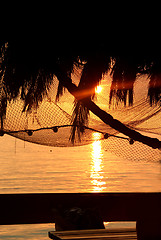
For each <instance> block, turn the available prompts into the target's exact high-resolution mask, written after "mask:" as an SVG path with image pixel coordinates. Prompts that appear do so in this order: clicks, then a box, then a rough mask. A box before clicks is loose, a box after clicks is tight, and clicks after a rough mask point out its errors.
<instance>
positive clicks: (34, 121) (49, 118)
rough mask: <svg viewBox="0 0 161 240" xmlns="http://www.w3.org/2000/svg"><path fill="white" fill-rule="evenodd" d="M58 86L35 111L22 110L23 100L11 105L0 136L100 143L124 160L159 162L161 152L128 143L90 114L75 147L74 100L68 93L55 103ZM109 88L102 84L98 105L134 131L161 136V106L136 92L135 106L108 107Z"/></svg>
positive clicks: (63, 144) (56, 143) (52, 143)
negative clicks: (150, 102)
mask: <svg viewBox="0 0 161 240" xmlns="http://www.w3.org/2000/svg"><path fill="white" fill-rule="evenodd" d="M57 84H58V82H57V80H56V79H55V80H54V81H53V85H52V86H51V88H50V92H49V94H48V97H46V98H44V100H43V101H42V102H41V104H40V105H39V107H38V108H37V109H35V108H33V109H32V110H31V111H30V112H25V111H23V108H24V103H23V101H22V100H21V99H16V100H12V101H11V102H9V103H8V106H7V112H6V118H5V120H4V121H3V126H2V123H1V128H2V127H3V129H1V135H3V134H4V133H6V134H9V135H12V136H14V137H17V138H20V139H22V140H25V141H29V142H33V143H37V144H42V145H47V146H54V147H71V146H80V145H85V144H90V143H92V142H94V141H101V142H102V146H103V149H105V150H107V151H110V152H112V153H114V154H116V155H118V156H121V157H126V158H129V159H134V160H136V159H137V160H142V159H144V160H147V161H149V160H150V161H151V160H153V161H154V160H160V158H161V155H160V150H158V149H152V148H150V147H148V146H146V145H144V144H142V143H140V142H134V144H129V139H128V138H127V137H126V136H124V135H122V134H119V133H118V132H117V131H116V130H114V129H112V128H111V127H110V126H108V125H106V124H104V123H103V122H102V121H101V120H100V119H99V118H98V117H96V116H95V115H94V114H92V113H90V117H89V125H88V127H85V128H84V129H85V130H84V134H82V136H81V141H80V140H79V137H78V136H77V137H76V139H75V142H74V145H73V143H72V142H71V141H70V139H69V138H70V134H71V122H72V111H73V102H74V98H73V97H72V96H71V95H70V94H69V93H68V92H67V91H66V93H65V94H64V95H63V96H62V97H61V99H60V101H59V102H57V103H56V102H55V96H56V91H55V89H56V86H57ZM147 84H148V82H146V85H147ZM109 87H110V85H107V84H105V81H102V91H101V93H100V94H97V96H96V98H95V100H94V101H95V103H96V104H97V105H98V106H100V107H101V108H102V109H103V110H105V111H107V112H108V113H110V114H111V115H112V116H113V117H114V118H116V119H118V120H120V121H121V122H123V123H124V124H126V125H127V126H129V127H130V128H132V129H135V130H137V131H140V132H144V134H149V136H154V137H157V138H159V137H161V121H160V120H161V108H160V106H159V105H154V106H150V104H149V102H148V100H147V98H146V94H141V96H140V97H139V96H138V94H137V90H136V93H135V94H136V95H137V96H136V99H137V101H134V105H133V106H130V107H124V106H123V105H122V104H120V105H119V104H117V107H116V103H114V104H113V105H109V104H108V102H109V91H108V90H109ZM137 87H138V86H137ZM142 88H143V91H142V93H143V92H145V93H146V91H147V90H145V88H144V86H143V84H142ZM136 89H137V88H136ZM146 89H147V88H146ZM139 93H140V91H139ZM2 130H3V131H2ZM106 133H107V134H108V135H107V134H106ZM152 134H153V135H152ZM107 136H108V138H107ZM105 138H107V139H105Z"/></svg>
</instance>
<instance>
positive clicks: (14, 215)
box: [0, 193, 161, 240]
mask: <svg viewBox="0 0 161 240" xmlns="http://www.w3.org/2000/svg"><path fill="white" fill-rule="evenodd" d="M71 207H80V208H92V209H93V208H96V209H97V211H99V214H100V216H101V217H102V219H103V221H136V222H137V232H138V239H148V240H149V239H155V240H156V239H161V193H78V194H76V193H73V194H72V193H62V194H61V193H51V194H50V193H45V194H44V193H42V194H41V193H38V194H36V193H35V194H0V225H10V224H35V223H54V222H55V216H54V211H53V209H69V208H71ZM139 236H141V237H139ZM145 236H148V238H145ZM149 236H151V238H149Z"/></svg>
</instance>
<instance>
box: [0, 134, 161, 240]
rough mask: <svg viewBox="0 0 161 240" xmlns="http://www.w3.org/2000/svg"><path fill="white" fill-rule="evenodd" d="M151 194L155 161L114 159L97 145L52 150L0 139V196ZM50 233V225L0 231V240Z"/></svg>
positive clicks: (158, 167)
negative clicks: (66, 193) (90, 193)
mask: <svg viewBox="0 0 161 240" xmlns="http://www.w3.org/2000/svg"><path fill="white" fill-rule="evenodd" d="M156 191H157V192H158V191H159V192H160V191H161V163H160V161H145V160H142V161H141V160H140V161H136V160H135V161H132V160H128V159H124V158H121V157H117V156H115V155H113V154H112V153H109V152H108V151H104V149H103V147H102V144H101V142H100V141H95V142H94V143H93V144H91V145H88V146H81V147H74V148H73V147H71V148H52V147H46V146H40V145H36V144H32V143H27V142H23V141H21V140H18V139H16V138H13V137H10V136H7V135H5V136H3V137H1V138H0V193H43V192H47V193H49V192H51V193H53V192H56V193H60V192H68V193H69V192H71V193H72V192H74V193H77V192H156ZM131 224H132V225H133V224H134V223H131ZM107 225H108V227H112V226H114V224H113V223H110V224H107ZM125 225H126V224H125V223H124V226H125ZM119 226H120V225H119ZM128 226H129V224H128ZM53 229H54V224H39V225H15V226H0V239H12V240H13V239H14V240H15V239H19V240H20V239H32V240H34V239H48V236H47V234H48V231H50V230H53Z"/></svg>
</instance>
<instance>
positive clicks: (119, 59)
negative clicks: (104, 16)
mask: <svg viewBox="0 0 161 240" xmlns="http://www.w3.org/2000/svg"><path fill="white" fill-rule="evenodd" d="M59 40H60V39H57V40H55V39H51V40H40V39H39V40H31V39H30V40H28V41H26V40H25V41H24V40H23V39H20V40H12V41H7V40H6V41H5V40H3V41H2V40H1V41H0V47H1V49H2V55H3V61H2V63H1V76H3V84H1V88H3V89H5V97H6V98H7V99H9V100H10V99H12V98H16V96H17V95H18V93H19V89H20V88H22V91H21V97H22V98H23V99H24V100H25V101H26V106H30V105H32V104H33V103H34V102H36V103H37V102H39V101H41V99H42V96H43V94H45V93H46V89H47V87H49V86H50V83H51V82H52V79H53V74H54V75H56V76H57V75H58V74H60V73H63V74H65V75H67V76H68V77H70V75H71V73H72V71H73V66H74V64H76V65H77V66H80V67H82V65H83V68H84V69H83V73H82V76H81V79H80V84H79V87H80V89H82V88H83V89H84V88H85V89H90V90H91V93H90V94H91V95H92V94H93V91H92V89H93V88H94V87H95V86H96V85H97V84H98V82H99V81H100V80H101V78H102V74H103V73H105V72H107V71H111V74H112V77H113V82H112V86H111V93H110V101H111V99H112V98H113V97H115V98H117V99H118V100H119V101H124V103H126V99H127V96H129V97H128V99H129V104H132V103H133V84H134V81H135V79H136V76H137V75H138V74H147V75H148V76H149V78H150V82H149V92H148V95H149V99H150V103H151V104H152V103H153V102H158V101H159V100H160V94H161V55H160V56H159V53H158V52H157V51H150V48H149V50H147V51H143V49H142V47H141V46H140V48H137V49H135V46H133V45H129V46H128V47H127V48H126V51H125V49H124V48H123V47H124V46H119V47H118V46H117V45H111V46H109V45H108V44H106V40H104V41H103V40H100V41H95V42H92V44H91V42H88V41H86V40H84V41H77V42H76V41H75V40H74V41H72V40H71V41H70V42H69V41H67V42H66V41H65V40H64V41H61V42H60V41H59ZM6 42H7V43H8V44H6V45H5V43H6ZM5 46H8V47H5ZM144 50H146V48H144ZM153 50H154V49H153ZM111 63H112V65H111ZM63 85H64V86H65V83H64V84H63V82H62V81H61V83H60V85H59V88H58V94H61V92H62V87H63ZM1 91H2V89H1Z"/></svg>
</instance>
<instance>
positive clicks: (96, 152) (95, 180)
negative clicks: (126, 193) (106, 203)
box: [90, 133, 106, 192]
mask: <svg viewBox="0 0 161 240" xmlns="http://www.w3.org/2000/svg"><path fill="white" fill-rule="evenodd" d="M93 138H94V140H95V141H94V142H93V144H92V153H91V156H92V163H91V175H90V177H91V183H92V185H93V189H92V191H93V192H102V191H104V190H105V189H106V187H105V185H106V182H105V181H104V176H103V171H102V170H103V162H102V158H103V153H102V147H101V141H99V139H100V134H99V133H93Z"/></svg>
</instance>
